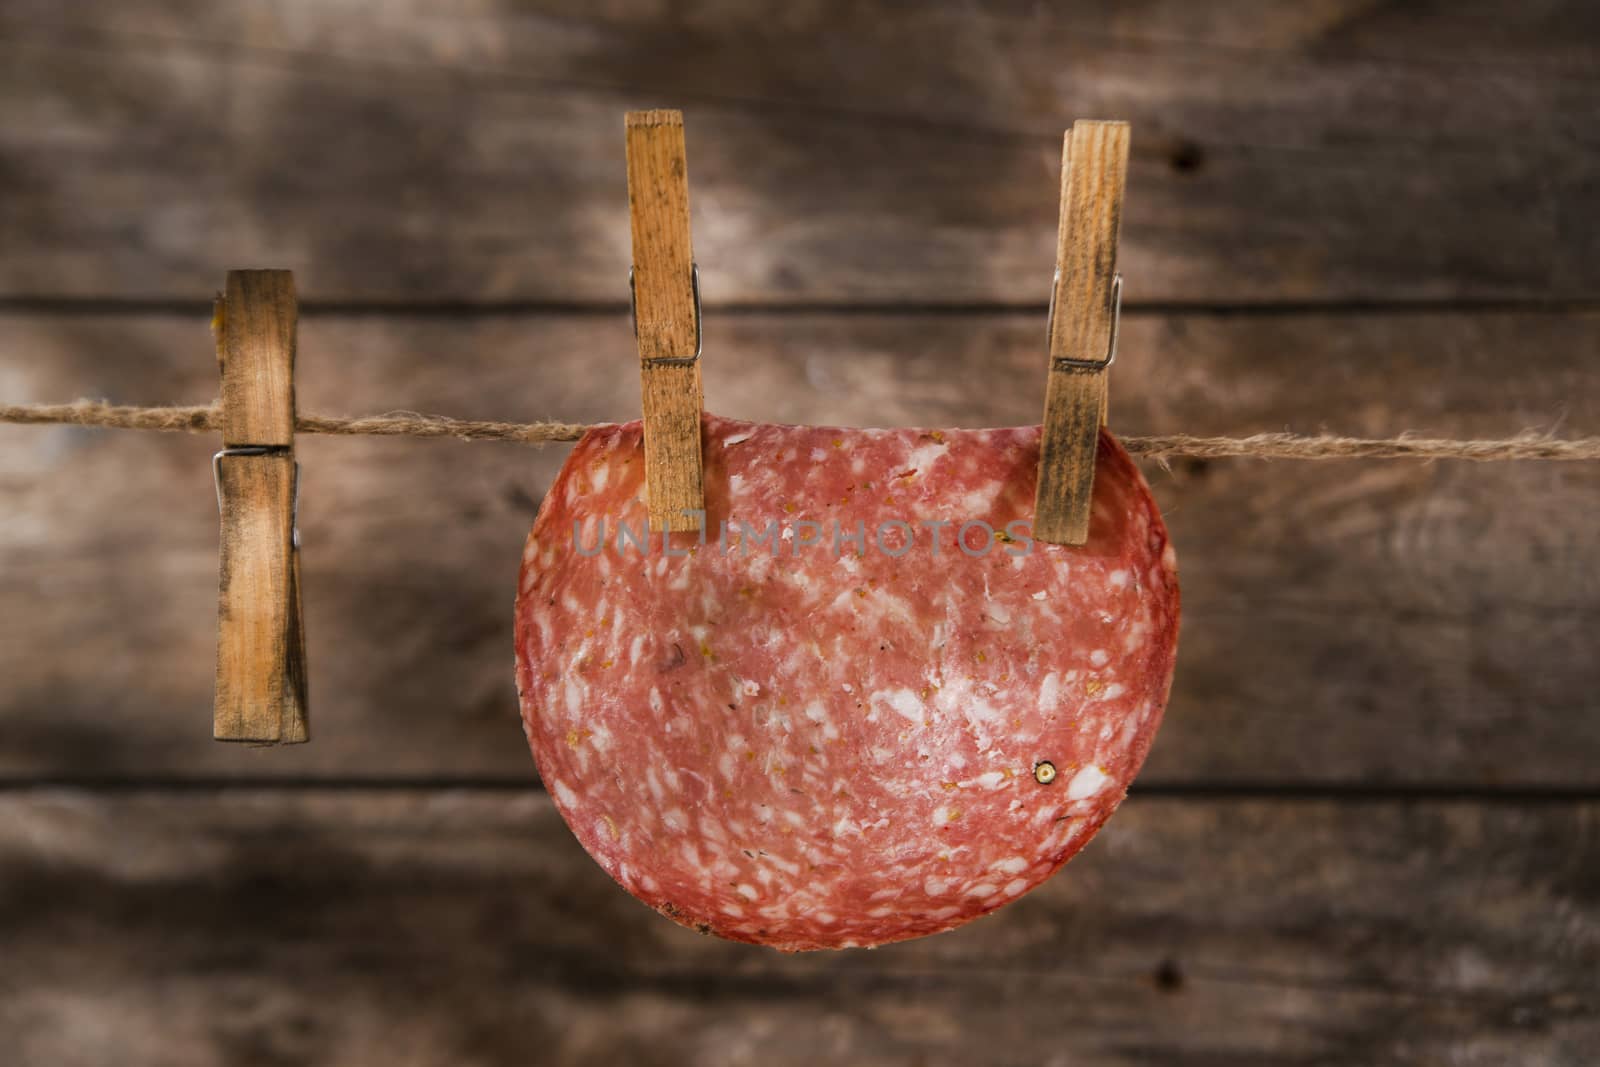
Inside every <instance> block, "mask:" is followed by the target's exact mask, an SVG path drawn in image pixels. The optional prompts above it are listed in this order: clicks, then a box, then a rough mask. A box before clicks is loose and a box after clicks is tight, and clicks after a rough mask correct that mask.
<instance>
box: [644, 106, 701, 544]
mask: <svg viewBox="0 0 1600 1067" xmlns="http://www.w3.org/2000/svg"><path fill="white" fill-rule="evenodd" d="M626 128H627V142H626V143H627V147H628V153H627V154H628V217H629V220H630V222H631V223H632V233H633V271H632V273H631V274H630V275H629V276H628V281H629V284H630V286H631V288H632V305H633V306H632V311H633V328H634V334H635V336H636V337H637V339H638V343H639V378H640V383H639V384H640V390H639V393H640V407H641V409H642V411H643V413H644V466H645V497H646V500H647V501H648V504H649V509H650V526H651V527H652V528H654V529H657V530H679V531H688V530H698V529H700V527H701V522H700V519H701V517H703V516H704V514H705V510H706V496H705V479H704V470H703V465H702V463H701V456H700V417H701V413H702V412H703V411H704V410H705V385H704V382H703V381H702V380H701V375H700V347H701V346H700V289H699V280H698V278H697V277H696V274H695V264H694V242H693V240H692V238H691V236H690V232H689V163H688V153H687V151H686V149H685V146H684V129H683V113H682V112H681V111H672V110H656V111H630V112H628V117H627V121H626ZM696 512H698V513H699V514H698V515H697V514H696Z"/></svg>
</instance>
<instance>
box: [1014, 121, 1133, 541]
mask: <svg viewBox="0 0 1600 1067" xmlns="http://www.w3.org/2000/svg"><path fill="white" fill-rule="evenodd" d="M1128 138H1129V131H1128V124H1127V123H1126V122H1084V121H1079V122H1075V123H1073V124H1072V129H1070V130H1068V131H1067V135H1066V143H1065V145H1064V146H1063V149H1062V155H1061V227H1060V230H1059V232H1058V235H1057V243H1056V276H1055V283H1054V288H1053V289H1052V291H1051V293H1050V328H1049V329H1050V378H1049V384H1048V386H1047V387H1046V390H1045V402H1044V438H1043V440H1042V442H1041V450H1040V454H1039V487H1038V494H1037V496H1036V497H1035V498H1034V521H1033V536H1034V537H1036V538H1038V539H1039V540H1041V541H1048V542H1051V543H1054V544H1066V545H1081V544H1083V543H1084V542H1085V541H1087V540H1088V539H1089V505H1090V503H1091V499H1092V496H1093V493H1094V464H1095V454H1096V451H1097V448H1098V442H1099V437H1100V426H1101V424H1102V423H1104V422H1105V418H1106V369H1107V368H1108V367H1110V366H1111V361H1112V360H1113V359H1115V358H1116V354H1117V320H1118V317H1119V315H1120V314H1121V303H1122V277H1121V275H1119V274H1117V235H1118V231H1119V230H1120V229H1121V226H1122V192H1123V187H1124V186H1125V185H1126V184H1127V177H1128Z"/></svg>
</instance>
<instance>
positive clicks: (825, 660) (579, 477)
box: [516, 415, 1178, 950]
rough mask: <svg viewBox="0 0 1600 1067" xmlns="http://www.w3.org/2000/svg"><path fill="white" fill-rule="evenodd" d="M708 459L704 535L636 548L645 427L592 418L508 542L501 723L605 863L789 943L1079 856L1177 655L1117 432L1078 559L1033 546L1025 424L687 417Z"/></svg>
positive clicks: (735, 926) (650, 890) (825, 936)
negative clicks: (513, 704) (861, 425)
mask: <svg viewBox="0 0 1600 1067" xmlns="http://www.w3.org/2000/svg"><path fill="white" fill-rule="evenodd" d="M703 455H704V459H705V495H706V507H707V528H706V535H705V538H704V540H703V541H698V540H697V538H696V536H695V535H694V534H674V535H672V537H671V540H670V542H669V544H668V545H667V546H665V547H666V548H667V549H670V553H669V552H667V551H664V549H663V545H662V541H661V536H660V534H655V535H653V536H652V537H651V538H649V540H648V544H647V546H646V548H645V549H644V550H641V549H640V548H639V540H640V538H639V537H637V536H636V535H638V534H639V533H640V532H641V531H643V529H644V525H645V502H644V496H645V489H644V459H643V450H642V441H641V430H640V426H639V424H638V423H630V424H627V425H620V426H601V427H597V428H595V429H592V430H590V431H589V432H588V433H587V434H586V435H585V436H584V438H583V439H582V440H581V441H580V442H579V443H578V444H577V446H576V447H575V448H574V450H573V452H572V455H571V457H570V458H569V459H568V461H567V464H566V466H565V467H564V468H563V469H562V472H561V474H560V476H559V478H558V479H557V481H556V483H555V485H554V486H552V488H551V490H550V492H549V493H548V494H547V495H546V497H545V502H544V505H543V507H542V508H541V509H540V512H539V517H538V519H537V520H536V522H535V523H534V528H533V532H532V533H531V534H530V536H529V540H528V546H527V549H526V550H525V551H524V553H523V564H522V566H523V570H522V575H521V577H520V580H519V583H518V589H519V596H518V598H517V615H516V642H517V649H516V651H517V684H518V690H519V693H520V695H521V701H522V716H523V726H524V729H525V731H526V733H527V735H528V739H529V743H530V745H531V746H532V748H533V753H534V757H535V759H536V760H537V762H538V765H539V769H540V772H541V774H542V775H543V777H544V780H545V782H546V785H547V787H548V788H549V790H550V794H551V797H552V798H553V800H554V802H555V804H556V807H557V808H558V809H559V810H560V812H561V814H562V816H563V818H565V819H566V821H567V824H568V825H569V826H570V827H571V828H572V832H573V834H574V835H575V836H576V837H577V838H578V840H579V841H580V842H581V843H582V844H583V846H584V848H586V849H587V850H588V851H589V853H590V854H591V855H593V856H594V857H595V859H596V860H598V861H599V863H600V864H601V866H602V867H604V868H605V869H606V871H607V872H609V873H610V874H611V875H612V877H613V878H615V879H616V880H617V881H618V882H619V883H621V884H622V885H623V886H624V887H625V888H626V889H628V891H629V892H631V893H633V894H634V895H635V896H637V897H639V898H640V899H642V900H644V901H645V902H646V903H647V904H649V905H651V906H652V907H654V908H656V909H657V910H658V911H660V912H662V913H663V914H665V915H668V916H670V917H671V918H673V919H675V920H677V921H678V922H681V923H684V924H685V925H688V926H692V927H694V928H696V929H699V930H701V931H703V932H707V933H716V934H719V935H721V936H724V937H728V938H733V939H735V940H741V941H750V942H757V943H762V944H768V945H773V946H775V947H778V948H781V949H788V950H796V949H811V948H830V947H831V948H838V947H848V946H865V945H878V944H883V943H885V942H889V941H897V940H901V939H904V938H908V937H916V936H919V935H923V934H930V933H937V932H939V931H941V930H948V929H950V928H951V927H954V926H958V925H960V924H962V923H964V922H967V921H968V920H970V919H972V918H975V917H976V916H978V915H981V914H983V913H985V912H988V911H992V910H994V909H995V908H998V907H1001V906H1002V905H1004V904H1006V903H1008V902H1009V901H1011V900H1014V899H1016V898H1017V897H1018V896H1020V895H1021V894H1023V893H1024V892H1026V891H1027V890H1029V889H1031V888H1033V887H1034V886H1036V885H1038V884H1039V883H1040V882H1042V881H1043V880H1044V879H1045V878H1047V877H1049V876H1050V874H1051V873H1053V872H1054V871H1055V870H1056V869H1057V868H1059V867H1060V866H1061V865H1062V864H1063V863H1065V862H1066V861H1067V859H1068V858H1070V857H1071V856H1072V855H1073V854H1074V853H1075V852H1077V851H1078V849H1080V848H1082V847H1083V845H1084V844H1085V843H1086V842H1087V841H1088V840H1089V838H1090V837H1092V836H1093V834H1094V832H1095V831H1096V830H1097V829H1098V828H1099V827H1100V825H1101V824H1102V823H1104V822H1105V820H1106V819H1107V818H1109V817H1110V815H1111V813H1112V812H1113V811H1114V810H1115V809H1116V807H1117V805H1118V804H1119V803H1120V802H1121V800H1122V797H1123V795H1124V794H1125V792H1126V790H1127V787H1128V784H1129V782H1131V781H1132V779H1133V776H1134V774H1135V773H1136V772H1137V771H1138V769H1139V766H1140V764H1141V763H1142V762H1143V761H1144V757H1145V754H1146V753H1147V752H1148V750H1149V747H1150V743H1151V740H1152V739H1153V737H1154V735H1155V731H1156V728H1157V726H1158V725H1159V723H1160V719H1161V711H1162V708H1163V707H1164V705H1165V703H1166V697H1167V692H1168V688H1169V686H1170V684H1171V680H1172V667H1173V660H1174V657H1175V654H1176V645H1177V629H1178V586H1177V577H1176V560H1175V557H1174V555H1173V553H1172V548H1171V545H1170V544H1169V543H1168V541H1167V533H1166V529H1165V527H1164V526H1163V524H1162V522H1161V517H1160V514H1159V512H1158V511H1157V509H1156V505H1155V502H1154V500H1153V499H1152V498H1151V496H1150V492H1149V489H1148V487H1147V486H1146V485H1145V483H1144V480H1143V479H1142V478H1141V477H1140V475H1139V472H1138V470H1137V468H1136V467H1135V466H1134V465H1133V463H1132V461H1131V460H1130V459H1129V458H1128V456H1127V453H1126V452H1124V451H1123V450H1122V448H1121V446H1119V445H1118V444H1117V443H1116V441H1115V440H1114V439H1113V438H1112V437H1111V435H1110V434H1109V433H1103V434H1102V435H1101V439H1100V445H1099V456H1098V461H1097V465H1096V471H1095V488H1094V493H1095V500H1094V506H1093V510H1092V520H1091V527H1090V535H1089V541H1088V543H1087V544H1085V545H1083V546H1081V547H1064V546H1057V545H1045V544H1043V543H1041V542H1037V541H1030V540H1028V533H1029V526H1028V523H1029V520H1030V519H1031V517H1032V512H1033V494H1034V479H1035V471H1036V468H1037V465H1038V458H1039V431H1038V429H1037V428H1020V429H1003V430H946V431H919V430H870V431H869V430H843V429H830V428H825V427H793V426H768V425H758V424H753V423H747V422H736V421H733V420H729V419H722V418H718V417H715V416H710V415H708V416H706V417H705V421H704V448H703ZM975 523H982V524H985V527H986V528H987V529H988V530H990V531H993V536H992V537H986V535H985V534H984V528H985V527H978V526H975V525H972V524H975ZM858 524H859V525H860V528H861V534H860V535H859V539H857V527H858ZM886 524H887V525H886ZM895 524H903V526H904V527H906V528H908V529H909V531H910V532H909V535H908V534H907V532H906V530H905V529H902V528H901V527H900V526H897V525H895ZM941 524H942V525H941ZM1008 524H1018V525H1012V526H1011V527H1010V529H1009V530H1008ZM624 526H625V527H626V528H628V530H629V533H628V534H627V535H626V536H623V537H620V538H619V536H618V534H619V528H621V527H624ZM880 530H884V531H886V532H884V533H883V535H882V538H881V540H880V536H879V532H880ZM964 530H965V531H966V532H965V535H964V536H963V531H964ZM575 531H577V533H578V534H579V535H580V536H579V538H578V539H576V540H575V539H574V532H575ZM908 536H909V543H908V540H907V538H908ZM935 537H937V538H938V542H937V543H938V548H937V550H935V549H934V547H933V545H934V538H935ZM958 538H959V540H958ZM841 539H842V540H841ZM986 540H987V541H988V542H989V543H988V545H987V546H986V547H987V550H986V551H978V549H980V548H983V547H985V545H984V542H985V541H986Z"/></svg>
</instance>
